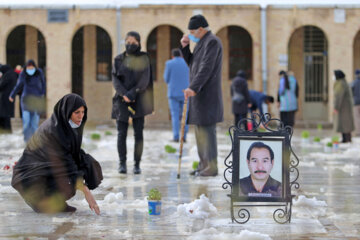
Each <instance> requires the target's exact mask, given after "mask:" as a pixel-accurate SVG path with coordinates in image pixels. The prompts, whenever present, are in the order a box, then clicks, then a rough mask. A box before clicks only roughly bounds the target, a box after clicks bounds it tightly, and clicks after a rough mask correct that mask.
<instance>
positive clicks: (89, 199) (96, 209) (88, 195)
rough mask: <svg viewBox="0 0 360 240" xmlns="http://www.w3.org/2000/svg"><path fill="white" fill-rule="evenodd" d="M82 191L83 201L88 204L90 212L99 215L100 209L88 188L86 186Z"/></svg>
mask: <svg viewBox="0 0 360 240" xmlns="http://www.w3.org/2000/svg"><path fill="white" fill-rule="evenodd" d="M83 190H84V195H85V199H86V201H87V202H88V204H89V208H90V209H91V211H94V212H95V213H96V214H97V215H100V208H99V206H98V205H97V203H96V200H95V198H94V196H93V195H92V194H91V192H90V190H89V188H88V187H87V186H84V189H83Z"/></svg>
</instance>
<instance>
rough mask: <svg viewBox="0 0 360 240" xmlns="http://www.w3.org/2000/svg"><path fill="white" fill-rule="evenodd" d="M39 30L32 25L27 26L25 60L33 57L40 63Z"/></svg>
mask: <svg viewBox="0 0 360 240" xmlns="http://www.w3.org/2000/svg"><path fill="white" fill-rule="evenodd" d="M37 42H38V30H37V29H36V28H34V27H31V26H26V28H25V62H27V61H28V60H29V59H33V60H34V61H35V63H36V65H39V59H38V44H37Z"/></svg>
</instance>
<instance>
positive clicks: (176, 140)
mask: <svg viewBox="0 0 360 240" xmlns="http://www.w3.org/2000/svg"><path fill="white" fill-rule="evenodd" d="M171 141H172V142H176V143H178V142H179V139H173V140H171Z"/></svg>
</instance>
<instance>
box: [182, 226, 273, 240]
mask: <svg viewBox="0 0 360 240" xmlns="http://www.w3.org/2000/svg"><path fill="white" fill-rule="evenodd" d="M187 239H188V240H229V239H231V240H271V238H270V236H269V235H266V234H261V233H258V232H250V231H248V230H242V231H241V232H240V233H239V234H238V233H224V232H220V231H218V230H216V229H215V228H208V229H203V230H201V231H199V232H196V233H194V234H192V235H191V236H189V237H188V238H187Z"/></svg>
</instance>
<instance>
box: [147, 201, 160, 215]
mask: <svg viewBox="0 0 360 240" xmlns="http://www.w3.org/2000/svg"><path fill="white" fill-rule="evenodd" d="M148 205H149V215H160V213H161V201H152V200H149V201H148Z"/></svg>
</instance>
